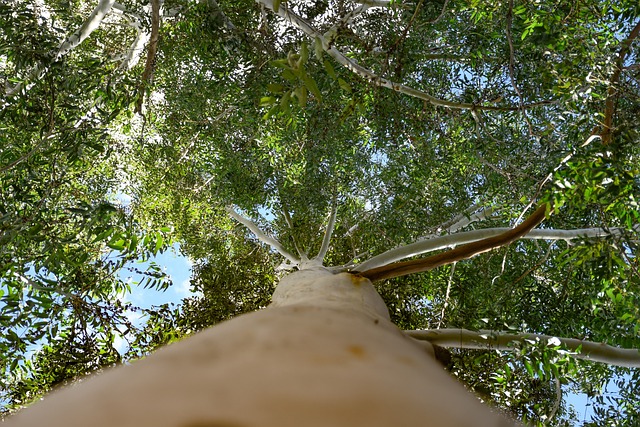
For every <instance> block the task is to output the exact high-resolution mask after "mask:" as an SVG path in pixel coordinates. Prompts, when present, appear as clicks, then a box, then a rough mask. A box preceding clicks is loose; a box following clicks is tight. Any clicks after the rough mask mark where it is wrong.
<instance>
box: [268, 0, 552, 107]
mask: <svg viewBox="0 0 640 427" xmlns="http://www.w3.org/2000/svg"><path fill="white" fill-rule="evenodd" d="M256 2H257V3H260V4H263V5H265V6H266V7H268V8H269V9H271V10H273V11H274V12H275V10H274V7H273V0H256ZM275 13H276V14H278V15H279V16H281V17H282V18H284V19H285V20H287V21H288V22H290V23H292V24H293V25H295V26H296V27H298V29H300V30H302V31H303V32H304V33H305V34H307V35H308V36H310V37H312V38H314V39H315V38H317V39H319V40H320V41H321V42H322V47H323V49H324V50H325V52H327V54H329V56H331V57H332V58H333V59H335V60H336V61H337V62H338V63H340V64H341V65H343V66H344V67H346V68H347V69H349V70H351V71H352V72H354V73H355V74H357V75H359V76H360V77H362V78H364V79H365V80H367V81H368V82H370V83H371V84H373V85H375V86H380V87H386V88H388V89H391V90H394V91H396V92H400V93H404V94H405V95H409V96H413V97H415V98H419V99H423V100H425V101H427V102H429V103H431V104H433V105H437V106H441V107H448V108H454V109H462V110H496V111H518V110H521V109H528V108H534V107H539V106H542V105H549V104H554V103H555V102H554V101H542V102H536V103H532V104H526V105H522V106H520V107H497V106H487V105H476V104H467V103H462V102H454V101H446V100H443V99H439V98H436V97H434V96H431V95H429V94H428V93H426V92H424V91H421V90H418V89H415V88H412V87H410V86H406V85H404V84H402V83H396V82H394V81H391V80H389V79H386V78H384V77H381V76H379V75H377V74H376V73H374V72H373V71H372V70H370V69H368V68H366V67H363V66H361V65H359V64H358V63H357V62H356V61H355V60H353V59H351V58H348V57H347V56H346V55H345V54H343V53H342V52H341V51H340V50H338V49H337V48H335V47H334V46H332V45H331V42H332V40H331V39H329V38H327V37H325V35H324V34H322V33H320V32H319V31H318V30H316V29H315V28H314V27H313V26H312V25H311V23H310V22H308V21H307V20H306V19H304V18H302V17H301V16H299V15H297V14H296V13H295V12H293V11H292V10H291V9H289V8H287V7H286V5H283V4H280V5H279V8H278V11H277V12H275Z"/></svg>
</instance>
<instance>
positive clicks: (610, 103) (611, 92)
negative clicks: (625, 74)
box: [600, 21, 640, 145]
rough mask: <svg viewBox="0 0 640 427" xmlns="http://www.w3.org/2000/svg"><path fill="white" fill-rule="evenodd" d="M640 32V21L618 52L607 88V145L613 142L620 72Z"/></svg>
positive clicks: (605, 111) (604, 141) (605, 123)
mask: <svg viewBox="0 0 640 427" xmlns="http://www.w3.org/2000/svg"><path fill="white" fill-rule="evenodd" d="M639 34H640V21H638V23H637V24H636V26H635V27H634V28H633V30H631V33H630V34H629V37H627V39H626V40H625V41H623V42H622V43H621V46H622V47H621V48H620V52H619V53H618V58H617V59H616V65H615V69H614V71H613V74H612V75H611V79H609V89H607V100H606V101H605V105H604V121H603V130H602V134H601V135H600V136H601V137H602V143H603V144H605V145H607V144H609V143H611V136H612V135H611V133H612V130H613V114H614V110H615V102H616V99H617V95H618V91H617V90H616V85H617V84H618V81H619V80H620V73H621V72H622V69H623V68H624V59H625V57H626V56H627V54H628V53H629V48H630V47H631V43H633V41H634V40H635V39H636V38H637V37H638V35H639Z"/></svg>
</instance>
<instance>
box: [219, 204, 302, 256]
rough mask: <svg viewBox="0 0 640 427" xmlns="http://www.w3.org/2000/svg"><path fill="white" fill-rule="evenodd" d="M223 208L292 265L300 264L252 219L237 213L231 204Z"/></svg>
mask: <svg viewBox="0 0 640 427" xmlns="http://www.w3.org/2000/svg"><path fill="white" fill-rule="evenodd" d="M225 209H226V211H227V212H228V213H229V215H231V217H232V218H233V219H235V220H236V221H238V222H239V223H241V224H242V225H244V226H245V227H247V228H248V229H249V230H250V231H251V232H252V233H253V234H255V236H256V237H257V238H258V240H260V241H261V242H262V243H265V244H267V245H269V246H271V247H272V248H273V249H275V250H276V251H278V253H279V254H280V255H282V256H283V257H285V258H286V259H288V260H289V261H290V262H291V263H293V264H294V265H298V264H300V260H299V259H297V258H296V257H295V256H293V255H291V254H290V253H289V251H287V250H286V249H285V248H284V246H282V244H281V243H280V242H278V241H277V240H276V239H274V238H273V237H271V236H267V235H266V234H265V233H264V232H263V231H262V230H260V227H258V226H257V225H256V224H255V223H254V222H253V221H251V220H249V219H247V218H245V217H243V216H242V215H240V214H238V213H237V212H236V211H235V210H234V209H233V208H232V207H231V206H227V207H226V208H225Z"/></svg>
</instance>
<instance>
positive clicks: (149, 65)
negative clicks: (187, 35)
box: [135, 0, 160, 114]
mask: <svg viewBox="0 0 640 427" xmlns="http://www.w3.org/2000/svg"><path fill="white" fill-rule="evenodd" d="M159 32H160V0H151V36H150V38H149V50H148V51H147V62H146V64H145V66H144V71H143V73H142V80H141V82H140V85H139V86H138V92H139V93H138V102H137V103H136V109H135V111H136V112H137V113H140V114H141V113H142V103H143V102H144V93H145V91H146V88H147V85H148V84H149V83H150V82H151V79H153V70H154V68H155V65H156V53H157V51H158V37H159Z"/></svg>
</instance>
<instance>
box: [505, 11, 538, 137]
mask: <svg viewBox="0 0 640 427" xmlns="http://www.w3.org/2000/svg"><path fill="white" fill-rule="evenodd" d="M512 21H513V0H509V9H508V10H507V24H506V27H507V28H506V29H507V41H508V42H509V79H510V80H511V86H513V90H514V91H515V92H516V95H518V102H519V104H520V110H521V111H522V115H523V117H524V119H525V121H526V122H527V125H528V126H529V135H530V136H533V126H532V125H531V121H530V120H529V117H528V116H527V113H526V111H525V109H524V101H523V100H522V92H520V89H518V84H517V83H516V73H515V62H516V61H515V56H516V55H515V49H514V47H513V38H512V37H511V24H512Z"/></svg>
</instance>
